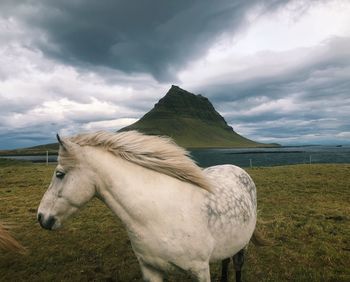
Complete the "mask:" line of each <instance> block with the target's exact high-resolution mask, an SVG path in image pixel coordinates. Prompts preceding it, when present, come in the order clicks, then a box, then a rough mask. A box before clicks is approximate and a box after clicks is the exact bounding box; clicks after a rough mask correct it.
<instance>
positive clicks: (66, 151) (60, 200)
mask: <svg viewBox="0 0 350 282" xmlns="http://www.w3.org/2000/svg"><path fill="white" fill-rule="evenodd" d="M57 139H58V142H59V146H60V148H59V157H58V165H57V167H56V169H55V171H54V174H53V177H52V180H51V183H50V186H49V188H48V189H47V191H46V192H45V194H44V196H43V198H42V200H41V202H40V205H39V208H38V214H37V218H38V221H39V223H40V225H41V226H42V227H43V228H45V229H49V230H53V229H57V228H59V227H60V226H61V225H62V223H63V221H64V220H65V219H66V218H68V217H69V216H70V215H72V214H73V213H74V212H76V211H77V210H78V209H79V208H80V207H82V206H83V205H84V204H86V203H87V202H88V201H89V200H90V199H91V198H93V196H94V195H95V192H96V179H97V178H96V175H95V172H94V171H93V169H92V168H90V167H88V166H87V165H86V162H84V161H83V160H84V150H83V149H82V147H80V146H79V145H77V144H75V143H73V142H71V141H70V140H68V139H65V140H62V139H61V138H60V137H59V136H58V135H57Z"/></svg>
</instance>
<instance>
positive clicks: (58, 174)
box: [56, 171, 66, 179]
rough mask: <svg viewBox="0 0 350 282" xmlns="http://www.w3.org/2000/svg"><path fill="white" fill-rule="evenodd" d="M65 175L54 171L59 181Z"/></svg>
mask: <svg viewBox="0 0 350 282" xmlns="http://www.w3.org/2000/svg"><path fill="white" fill-rule="evenodd" d="M65 175H66V174H65V173H64V172H62V171H56V177H57V178H59V179H63V177H64V176H65Z"/></svg>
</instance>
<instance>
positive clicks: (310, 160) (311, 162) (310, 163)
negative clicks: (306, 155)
mask: <svg viewBox="0 0 350 282" xmlns="http://www.w3.org/2000/svg"><path fill="white" fill-rule="evenodd" d="M311 163H312V158H311V155H310V164H311Z"/></svg>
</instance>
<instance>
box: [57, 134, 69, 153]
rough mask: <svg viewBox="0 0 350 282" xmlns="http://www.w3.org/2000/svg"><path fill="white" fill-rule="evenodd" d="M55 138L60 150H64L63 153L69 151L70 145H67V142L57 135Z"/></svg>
mask: <svg viewBox="0 0 350 282" xmlns="http://www.w3.org/2000/svg"><path fill="white" fill-rule="evenodd" d="M56 138H57V141H58V143H59V144H60V148H62V149H64V150H65V151H69V148H70V144H69V143H68V140H64V139H62V138H61V137H60V136H59V135H58V133H57V134H56Z"/></svg>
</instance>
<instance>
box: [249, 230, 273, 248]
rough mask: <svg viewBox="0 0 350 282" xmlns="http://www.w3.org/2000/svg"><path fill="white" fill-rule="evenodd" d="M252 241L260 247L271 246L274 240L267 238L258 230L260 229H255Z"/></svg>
mask: <svg viewBox="0 0 350 282" xmlns="http://www.w3.org/2000/svg"><path fill="white" fill-rule="evenodd" d="M251 241H252V242H253V244H254V245H255V246H258V247H263V246H271V245H272V242H270V241H268V240H266V239H265V238H264V236H263V235H262V234H261V233H260V232H259V231H258V230H256V229H255V230H254V233H253V236H252V238H251Z"/></svg>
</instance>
